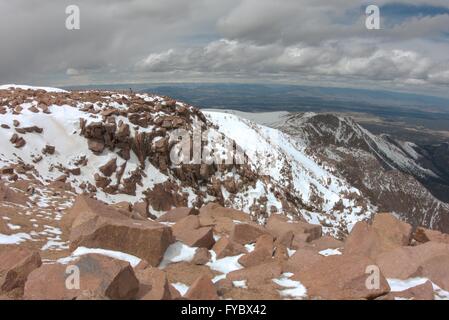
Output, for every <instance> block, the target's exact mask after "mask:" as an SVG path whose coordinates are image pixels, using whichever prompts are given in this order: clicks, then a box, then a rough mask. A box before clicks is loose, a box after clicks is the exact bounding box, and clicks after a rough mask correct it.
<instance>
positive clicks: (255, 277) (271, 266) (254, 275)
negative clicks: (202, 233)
mask: <svg viewBox="0 0 449 320" xmlns="http://www.w3.org/2000/svg"><path fill="white" fill-rule="evenodd" d="M282 272H283V267H282V263H280V262H277V261H274V262H269V263H264V264H259V265H256V266H252V267H249V268H244V269H240V270H236V271H232V272H230V273H228V274H227V276H226V278H227V279H229V280H231V281H242V280H246V281H247V285H248V287H251V288H256V287H259V286H260V285H261V284H263V283H267V282H271V281H272V279H275V278H278V277H279V276H280V275H281V274H282Z"/></svg>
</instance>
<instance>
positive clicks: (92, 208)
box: [65, 197, 174, 266]
mask: <svg viewBox="0 0 449 320" xmlns="http://www.w3.org/2000/svg"><path fill="white" fill-rule="evenodd" d="M70 221H73V222H72V224H71V231H70V241H71V248H72V249H74V248H76V247H78V246H84V247H89V248H103V249H109V250H115V251H122V252H126V253H129V254H131V255H135V256H137V257H139V258H142V259H144V260H146V261H148V263H149V264H150V265H152V266H157V265H158V264H159V263H160V261H161V260H162V257H163V255H164V253H165V250H166V249H167V248H168V246H169V245H170V244H171V243H173V242H174V238H173V235H172V232H171V229H170V227H167V226H164V225H161V224H159V223H156V222H153V221H137V220H134V219H131V218H129V217H127V216H126V215H124V214H121V212H120V211H118V210H117V209H114V208H113V207H112V206H107V205H105V204H104V203H102V202H100V201H97V200H94V199H90V198H86V197H79V198H78V199H77V201H76V202H75V205H74V207H73V208H72V209H71V210H70V212H69V213H68V215H67V216H66V217H65V224H66V225H69V224H70Z"/></svg>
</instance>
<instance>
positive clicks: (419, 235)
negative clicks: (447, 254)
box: [413, 227, 449, 244]
mask: <svg viewBox="0 0 449 320" xmlns="http://www.w3.org/2000/svg"><path fill="white" fill-rule="evenodd" d="M413 239H415V240H416V241H418V242H421V243H425V242H429V241H434V242H442V243H447V244H449V235H448V234H445V233H441V232H439V231H436V230H430V229H426V228H423V227H418V228H416V231H415V233H414V234H413Z"/></svg>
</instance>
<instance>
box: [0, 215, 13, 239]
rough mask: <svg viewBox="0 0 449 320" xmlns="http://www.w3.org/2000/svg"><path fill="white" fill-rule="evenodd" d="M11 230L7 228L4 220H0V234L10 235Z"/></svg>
mask: <svg viewBox="0 0 449 320" xmlns="http://www.w3.org/2000/svg"><path fill="white" fill-rule="evenodd" d="M10 233H11V230H10V229H9V228H8V225H7V224H6V222H5V220H3V219H1V218H0V234H6V235H8V234H10Z"/></svg>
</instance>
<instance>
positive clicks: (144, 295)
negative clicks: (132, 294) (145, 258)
mask: <svg viewBox="0 0 449 320" xmlns="http://www.w3.org/2000/svg"><path fill="white" fill-rule="evenodd" d="M136 276H137V279H139V282H140V290H139V294H138V299H140V300H172V299H174V298H175V297H174V296H173V295H172V291H171V290H170V284H169V282H168V279H167V275H166V274H165V272H164V271H162V270H159V269H157V268H151V267H150V268H146V269H144V270H138V271H136Z"/></svg>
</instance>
